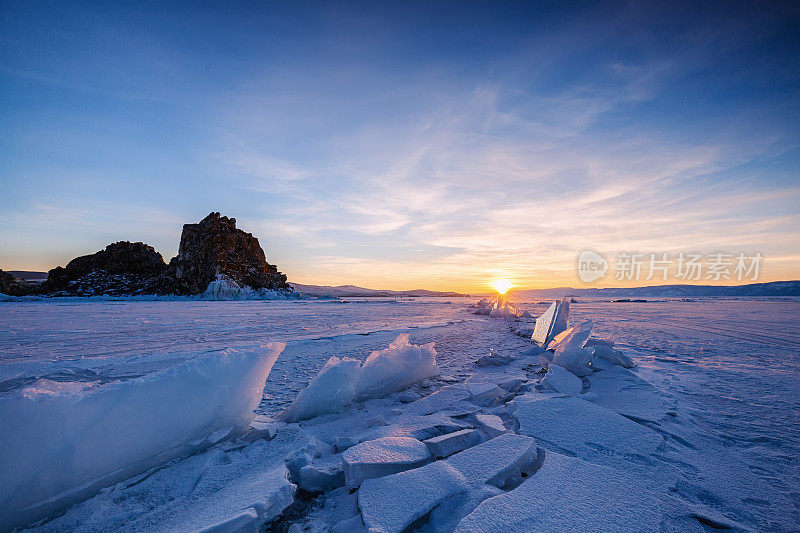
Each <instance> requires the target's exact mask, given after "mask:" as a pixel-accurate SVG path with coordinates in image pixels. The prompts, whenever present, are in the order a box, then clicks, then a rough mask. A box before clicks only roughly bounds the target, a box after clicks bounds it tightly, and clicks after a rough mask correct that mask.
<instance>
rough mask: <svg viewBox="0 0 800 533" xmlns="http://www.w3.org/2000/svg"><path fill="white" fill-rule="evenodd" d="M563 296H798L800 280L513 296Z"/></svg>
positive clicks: (564, 290) (551, 291)
mask: <svg viewBox="0 0 800 533" xmlns="http://www.w3.org/2000/svg"><path fill="white" fill-rule="evenodd" d="M520 296H522V297H533V298H563V297H565V296H584V297H587V296H603V297H608V298H642V297H651V298H653V297H656V298H699V297H709V296H716V297H747V296H800V281H798V280H795V281H773V282H770V283H752V284H750V285H653V286H650V287H628V288H606V289H575V288H572V287H558V288H555V289H527V290H516V291H514V297H517V298H519V297H520Z"/></svg>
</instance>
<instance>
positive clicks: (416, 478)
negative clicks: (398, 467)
mask: <svg viewBox="0 0 800 533" xmlns="http://www.w3.org/2000/svg"><path fill="white" fill-rule="evenodd" d="M462 453H464V452H462ZM468 488H469V484H468V482H467V480H466V479H465V477H464V476H463V475H462V474H461V473H460V472H459V471H458V470H457V469H456V468H454V467H453V466H451V465H449V464H448V463H447V462H446V461H436V462H435V463H432V464H429V465H426V466H423V467H422V468H416V469H414V470H409V471H407V472H401V473H399V474H394V475H389V476H385V477H381V478H378V479H368V480H366V481H364V483H363V484H362V485H361V488H360V489H359V491H358V507H359V508H360V509H361V516H362V517H363V519H364V525H365V526H366V527H367V529H368V530H370V531H376V532H377V531H380V532H382V533H400V532H402V531H403V530H405V529H406V528H407V527H408V526H409V525H411V524H412V523H413V522H414V521H415V520H417V519H419V518H421V517H423V516H425V515H426V514H428V513H429V512H430V511H431V510H432V509H433V508H434V507H436V506H437V505H439V504H440V503H441V502H442V501H444V500H445V499H447V498H448V497H450V496H453V495H455V494H458V493H461V492H464V491H465V490H467V489H468Z"/></svg>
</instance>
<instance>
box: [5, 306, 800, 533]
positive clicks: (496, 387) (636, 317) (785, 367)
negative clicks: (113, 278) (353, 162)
mask: <svg viewBox="0 0 800 533" xmlns="http://www.w3.org/2000/svg"><path fill="white" fill-rule="evenodd" d="M468 303H472V301H470V302H466V301H464V300H461V299H454V300H452V301H446V300H440V299H418V300H404V301H385V300H384V301H376V300H367V301H348V302H346V303H341V302H333V301H295V302H274V301H272V302H258V301H251V302H203V301H189V302H187V301H183V302H177V301H173V302H142V301H137V302H126V301H116V302H100V301H91V300H89V301H59V300H52V301H44V302H27V303H26V302H8V303H0V354H1V355H0V357H1V359H0V394H2V396H0V417H2V419H3V422H4V431H3V435H4V436H0V443H4V444H5V445H6V446H8V445H12V446H13V449H18V448H19V447H20V446H22V445H23V444H24V445H25V446H26V449H27V448H29V450H27V451H28V454H29V455H28V457H29V458H30V459H29V460H30V461H33V462H34V463H36V461H35V458H36V457H37V456H38V457H46V458H56V459H55V460H57V461H59V462H58V463H56V464H57V465H58V467H54V466H53V467H52V470H53V471H57V472H58V475H55V476H54V477H53V476H48V475H47V474H48V472H47V466H52V464H51V465H48V464H47V463H45V462H44V461H39V462H38V463H37V467H38V470H35V469H32V470H30V475H29V476H28V477H26V476H25V475H24V474H25V472H28V471H29V469H30V464H32V463H27V464H26V463H21V464H15V465H13V466H10V465H8V464H5V463H3V457H0V470H1V471H2V472H0V474H2V476H0V477H2V478H3V480H4V483H3V488H2V489H0V490H4V491H5V492H4V493H3V494H0V520H2V517H3V515H6V516H8V513H9V512H10V511H11V509H10V507H11V504H10V503H9V502H12V501H13V500H10V499H8V498H9V497H11V496H9V495H13V496H14V497H17V498H22V497H24V496H25V494H28V495H30V491H34V492H35V491H36V490H53V491H56V492H57V491H58V490H61V489H63V488H64V487H63V486H62V487H59V486H57V482H58V481H59V479H60V481H61V482H64V479H65V478H68V477H69V476H73V478H74V477H75V476H74V475H73V474H74V473H75V472H77V473H82V474H84V475H85V477H86V479H84V480H83V481H86V482H87V484H86V485H85V486H84V487H83V488H84V490H85V491H86V493H87V494H88V493H91V492H96V487H93V486H92V483H91V481H92V480H91V479H90V478H92V472H91V471H90V470H88V469H87V465H88V464H89V463H91V461H89V462H85V463H80V462H77V463H75V464H74V465H69V464H65V463H66V461H65V459H64V458H68V457H72V456H73V455H72V453H71V450H70V449H69V447H68V446H67V447H65V446H64V442H68V441H69V442H74V443H75V445H76V446H77V447H78V448H79V449H81V451H82V452H83V457H88V456H91V455H92V454H93V453H94V454H98V453H99V455H98V460H101V459H103V458H104V457H105V458H116V459H119V453H121V452H126V453H129V452H131V450H140V451H141V452H142V454H141V456H140V457H139V456H136V455H135V454H134V456H127V457H125V461H127V463H125V464H129V463H133V465H132V468H133V469H134V470H135V469H136V468H135V466H136V465H137V463H136V461H142V460H146V459H147V458H148V457H149V455H148V453H147V450H148V448H147V445H148V444H149V445H150V446H152V449H151V451H152V450H155V449H159V448H161V449H163V448H165V447H166V448H168V450H167V452H166V453H164V454H162V455H160V456H159V457H160V458H161V459H162V460H163V461H166V460H168V459H170V457H183V456H185V455H186V453H187V451H193V450H205V451H201V452H200V453H195V454H194V455H191V456H189V457H187V458H184V459H174V460H172V461H169V462H167V463H165V464H163V465H161V466H159V467H157V468H155V469H151V470H149V471H147V472H144V473H143V474H141V475H138V476H136V477H133V478H128V479H126V480H123V481H121V482H120V483H118V484H116V485H113V486H111V487H109V488H106V489H103V490H102V491H100V492H99V493H98V494H97V495H95V496H93V497H91V498H89V499H87V500H85V501H83V502H82V503H79V504H77V505H74V506H73V507H71V508H70V509H69V510H68V511H67V512H66V513H63V514H60V515H59V516H56V517H55V519H53V520H51V521H48V522H44V523H40V524H39V526H38V527H39V528H40V529H43V530H46V531H64V530H82V531H100V530H110V529H126V530H131V531H152V530H173V531H177V530H181V531H186V530H204V529H209V528H212V527H214V526H219V527H220V528H221V529H218V530H223V531H248V530H255V529H256V528H258V527H259V526H260V527H263V524H265V523H267V522H270V521H271V520H273V519H277V520H278V522H277V523H274V524H273V526H274V528H276V529H277V530H279V529H280V528H285V527H288V526H289V525H290V524H293V523H294V524H295V525H294V526H293V527H294V528H299V527H302V528H306V530H311V531H327V530H333V531H358V530H363V528H365V527H368V528H373V529H375V530H376V531H377V530H380V531H386V532H389V531H402V530H404V529H409V528H410V529H412V530H419V531H536V530H541V531H552V530H581V529H583V530H626V531H628V530H641V531H653V530H662V531H705V530H709V528H711V529H714V528H731V529H734V530H758V531H765V530H776V531H788V530H796V525H797V524H798V523H800V512H798V507H800V494H799V492H798V491H799V490H800V489H798V487H800V468H799V467H798V466H797V461H796V457H797V455H798V452H800V434H799V433H798V428H799V427H800V424H798V422H800V420H799V419H798V414H799V413H800V398H799V396H800V395H798V394H797V392H798V385H797V383H798V381H797V380H798V377H800V368H798V367H800V302H798V301H797V300H763V301H740V300H725V301H722V300H698V301H694V302H667V301H661V302H650V303H633V302H626V303H610V302H597V301H594V302H593V301H588V302H584V303H580V302H579V303H574V304H572V305H571V309H570V314H569V319H570V325H575V324H580V323H581V322H583V321H584V320H586V319H591V320H592V329H591V334H592V337H593V338H606V339H614V340H615V341H616V344H615V348H619V349H620V350H622V352H624V354H625V355H626V356H629V357H630V358H632V359H633V360H634V361H635V362H636V364H637V366H636V367H635V368H633V369H631V370H627V369H625V368H622V367H620V366H616V365H605V366H604V368H605V367H606V366H607V368H606V369H604V370H602V371H599V372H592V373H589V375H587V376H586V377H584V378H583V379H580V378H577V377H576V376H575V375H574V374H572V373H570V372H567V371H566V370H563V369H562V368H561V367H559V366H556V365H557V363H558V361H557V360H554V361H553V363H552V364H551V363H550V361H549V360H547V359H546V358H545V359H542V358H540V357H539V355H540V354H538V353H536V351H535V350H530V347H531V343H530V341H528V340H527V339H528V338H530V335H531V333H532V331H533V321H532V320H529V319H523V320H515V319H513V318H491V317H489V316H476V315H474V314H472V313H471V311H472V310H471V309H468V308H467V307H466V305H467V304H468ZM517 303H518V305H519V307H520V308H522V309H527V310H530V311H531V312H532V314H533V315H534V316H538V315H540V314H541V313H543V312H544V311H545V309H546V308H547V305H543V304H538V303H536V302H517ZM402 333H410V338H409V339H408V341H406V340H405V339H404V338H403V337H400V338H398V335H400V334H402ZM578 333H580V332H577V333H576V334H575V335H573V337H579V335H578ZM579 340H580V339H579ZM271 341H281V342H286V343H287V344H286V348H285V349H284V350H283V353H280V355H279V356H278V357H277V360H274V358H273V357H272V356H273V355H274V352H275V351H276V349H275V348H274V347H273V348H272V349H269V348H262V346H263V345H266V343H268V342H271ZM409 341H410V344H409ZM392 342H395V343H396V345H395V346H394V348H391V349H389V350H388V353H389V354H390V355H391V354H394V355H397V354H402V357H399V358H395V359H392V358H391V357H390V358H388V359H387V358H385V357H384V358H380V360H379V364H377V365H376V364H375V363H374V362H373V364H372V365H369V364H368V363H365V362H364V361H365V360H366V359H367V356H368V355H369V354H370V352H372V351H373V350H386V349H387V347H388V346H389V345H390V344H391V343H392ZM429 342H434V343H435V353H433V357H435V363H436V371H434V370H433V369H432V368H431V367H430V364H431V355H432V352H433V350H434V348H431V349H430V351H429V350H428V348H426V347H425V346H424V345H425V344H426V343H429ZM415 345H416V346H415ZM490 349H491V350H492V351H491V352H490ZM556 352H557V353H558V350H556ZM487 354H488V355H487ZM332 356H335V357H336V358H338V359H337V360H334V361H332V362H328V359H329V358H330V357H332ZM351 358H352V359H354V360H353V361H348V359H351ZM551 358H552V356H551ZM373 359H375V357H373ZM271 360H274V364H273V366H272V370H271V371H270V370H269V368H267V367H268V366H269V364H270V362H271ZM402 360H409V361H414V362H415V364H414V366H413V367H414V368H416V369H420V370H419V372H418V373H417V374H416V375H413V376H410V377H409V376H408V375H407V374H404V373H403V365H402V364H397V362H398V361H402ZM326 362H328V364H327V366H326ZM542 365H545V366H550V368H549V370H548V372H547V373H545V371H544V370H543V368H542ZM256 367H257V369H256V371H254V372H252V373H251V372H250V371H249V369H252V368H256ZM323 368H325V369H326V371H325V372H323V373H322V374H320V375H319V376H318V373H319V372H320V370H322V369H323ZM221 369H227V372H228V374H227V377H224V376H223V374H221V373H220V371H221ZM334 371H335V372H334ZM265 372H269V377H268V378H267V385H266V388H265V389H264V391H263V397H262V398H261V400H260V403H259V405H258V407H257V412H258V413H260V415H259V417H257V419H256V420H255V421H254V422H253V423H252V426H251V429H250V430H245V432H244V434H243V435H242V434H241V431H240V432H239V433H236V434H239V435H240V436H238V437H232V436H230V435H229V434H228V431H229V430H230V429H231V428H235V427H236V426H241V425H242V424H243V420H241V419H240V418H239V415H240V414H241V413H242V412H246V411H247V410H248V409H249V408H250V406H251V405H254V404H255V403H256V402H258V400H259V398H258V394H259V389H260V385H258V384H257V383H256V381H258V379H256V378H257V377H258V374H259V373H261V376H262V379H263V374H264V373H265ZM578 373H582V372H580V371H579V372H578ZM164 376H169V377H171V378H172V379H173V383H172V386H171V387H170V393H163V392H162V394H164V395H163V396H162V397H160V398H159V399H158V400H156V401H154V400H153V399H152V398H150V396H151V394H152V390H149V389H148V388H147V387H148V384H152V383H153V382H157V381H159V380H160V379H162V378H164ZM246 376H249V377H246ZM315 376H318V377H315ZM326 376H327V378H326ZM364 376H366V377H364ZM215 378H219V379H223V380H225V381H227V382H228V383H233V384H235V385H236V386H235V387H229V388H227V389H225V391H224V392H214V391H215V390H216V389H215V388H214V383H215V382H218V381H219V379H215ZM323 378H325V379H323ZM343 378H349V379H343ZM362 378H363V381H362ZM204 380H205V381H204ZM418 380H421V381H419V382H417V383H415V384H413V385H411V387H410V388H409V389H408V390H402V391H400V389H404V388H405V387H406V386H407V385H408V384H409V383H410V382H412V381H418ZM309 382H311V386H310V387H309V388H308V389H305V387H306V385H307V384H309ZM359 382H361V383H362V387H363V388H362V389H359V387H358V383H359ZM181 384H182V385H181ZM337 384H340V385H339V386H337ZM343 384H349V385H350V387H349V388H348V387H343V386H342V385H343ZM385 384H393V385H394V386H393V387H389V388H390V389H394V390H398V391H399V392H393V393H391V394H388V396H384V397H377V396H383V394H381V393H379V391H380V389H382V388H385V387H382V385H385ZM93 388H96V391H98V392H100V393H105V394H107V395H110V394H112V393H113V390H115V389H120V390H122V391H125V393H124V394H122V395H117V398H122V399H124V400H126V401H127V402H128V403H126V402H124V401H123V402H121V404H120V405H119V409H118V410H117V411H110V412H108V413H103V412H99V411H98V410H95V411H94V412H93V411H91V409H85V410H83V409H82V410H79V411H78V412H80V413H91V414H92V416H94V417H95V418H91V417H84V416H83V415H81V418H82V419H81V420H60V419H59V417H58V416H57V414H56V415H55V416H53V414H52V413H53V412H55V413H58V412H59V410H58V404H57V403H56V404H53V403H52V402H80V401H86V399H82V398H84V396H83V392H84V391H85V390H89V391H90V392H91V391H92V389H93ZM107 389H109V390H111V392H107ZM198 389H199V390H202V391H204V392H205V391H208V394H207V395H206V394H197V390H198ZM304 389H305V390H304ZM23 390H24V391H25V393H24V394H27V395H29V396H31V397H33V398H35V399H36V402H34V404H33V407H31V406H30V405H28V407H29V408H31V409H34V411H31V416H30V417H28V418H36V419H37V420H39V421H41V424H42V425H40V426H35V425H32V424H30V423H28V424H27V426H26V424H25V421H24V420H18V419H14V418H11V417H9V416H8V415H13V414H14V413H16V416H18V417H19V416H20V415H19V410H18V409H14V408H12V407H13V404H12V403H9V402H10V401H11V399H13V398H18V397H19V395H20V394H23V392H22V391H23ZM193 390H194V392H193ZM365 390H367V391H370V392H364V391H365ZM253 391H256V392H255V394H256V395H255V396H253V394H254V392H253ZM300 391H304V392H303V393H301V394H300V398H299V399H298V401H297V402H295V406H293V407H295V408H294V411H293V410H292V409H289V411H286V408H287V407H288V406H289V404H291V403H292V401H293V400H295V398H297V397H298V393H300ZM359 391H361V392H359ZM384 392H387V393H388V392H390V391H388V390H386V391H384ZM192 394H195V396H192ZM137 395H143V396H137ZM97 396H98V394H88V395H86V396H85V398H89V399H93V401H94V402H95V403H96V404H97V405H102V402H100V401H99V400H97V399H95V398H96V397H97ZM303 396H305V398H306V399H305V400H303V399H302V398H303ZM142 398H145V399H142ZM309 398H312V399H313V401H309ZM320 398H323V399H327V400H328V401H327V402H325V403H326V404H328V405H334V406H335V407H336V409H332V408H331V409H328V410H331V411H338V412H336V413H331V414H323V415H320V416H316V417H313V415H314V414H316V413H315V409H313V408H311V407H314V406H318V405H319V403H320V402H319V399H320ZM365 398H371V399H366V400H365ZM148 399H149V401H148ZM234 399H235V400H237V401H238V405H231V402H232V401H233V400H234ZM181 401H183V402H185V403H184V404H181ZM48 402H49V403H48ZM337 402H338V403H337ZM234 403H235V402H234ZM304 403H305V407H303V404H304ZM54 405H55V407H53V406H54ZM189 405H192V406H199V407H194V408H193V409H194V411H193V412H194V416H195V418H191V417H188V418H190V420H185V421H184V420H180V418H181V416H180V413H182V412H186V413H188V412H189V411H192V409H188V408H185V407H184V406H189ZM225 406H228V408H227V409H226V407H225ZM309 406H311V407H309ZM137 407H138V408H139V409H137ZM170 407H172V410H173V411H175V412H176V413H177V415H171V413H170ZM300 407H303V408H302V409H301V408H300ZM4 408H5V409H6V410H5V411H3V409H4ZM36 409H39V411H36ZM100 411H101V410H100ZM148 411H149V412H150V413H153V412H156V413H157V414H158V416H160V417H162V421H163V420H173V421H180V422H181V424H180V427H181V431H180V432H178V433H177V435H178V436H177V437H175V436H174V435H172V436H170V437H174V438H176V439H177V440H173V441H169V442H157V441H155V442H154V441H153V440H151V438H153V436H154V435H153V434H152V433H148V432H147V431H144V430H141V429H137V424H143V426H147V420H148V414H149V413H148ZM64 412H69V411H68V410H67V411H64ZM292 412H294V416H290V414H291V413H292ZM46 413H51V414H50V416H48V415H47V414H46ZM226 413H227V414H226ZM237 413H238V414H237ZM265 415H269V416H270V417H272V418H267V417H266V416H265ZM151 419H152V418H151ZM9 420H10V421H11V425H14V426H15V427H21V428H24V432H23V431H20V432H17V431H15V432H13V434H11V436H9V432H8V431H7V428H8V427H9V423H8V421H9ZM293 420H300V422H299V423H290V422H293ZM204 421H205V422H206V424H205V425H203V422H204ZM78 422H79V423H78ZM76 423H78V424H77V425H76ZM80 423H82V424H84V426H81V425H80ZM48 424H49V426H48ZM59 424H61V425H60V426H59ZM83 428H86V429H85V430H84V429H83ZM103 428H106V429H105V430H104V429H103ZM148 429H150V430H151V431H152V430H153V428H148ZM170 429H171V428H170ZM103 431H106V433H105V434H103ZM126 431H128V432H127V433H126ZM168 432H169V431H165V430H163V429H162V430H161V431H160V433H161V434H164V433H168ZM157 433H158V431H157ZM65 434H66V435H68V438H67V439H66V440H65V439H59V438H57V437H58V436H61V435H65ZM162 436H163V435H162ZM81 439H83V441H81ZM114 439H116V441H115V440H114ZM137 439H139V440H137ZM167 440H169V439H167ZM103 441H105V442H107V443H114V444H113V446H110V447H109V446H106V447H103V446H102V445H99V446H97V444H100V443H101V442H103ZM179 441H182V442H179ZM214 442H217V443H216V444H213V443H214ZM92 444H95V447H94V448H92ZM128 444H130V446H128ZM2 445H3V444H0V447H2ZM142 448H144V449H142ZM206 448H207V449H206ZM100 452H102V453H100ZM79 455H80V454H79ZM151 459H152V458H151ZM84 461H86V460H85V459H84ZM138 466H139V470H143V468H144V467H146V466H148V465H146V464H145V465H142V464H138ZM70 468H72V469H73V470H70ZM95 473H96V472H95ZM116 474H117V479H125V478H126V477H129V476H126V471H125V470H124V469H121V470H120V471H119V472H117V473H116ZM59 475H60V476H62V477H61V478H59ZM113 478H114V476H111V477H110V478H109V479H111V480H115V479H113ZM8 479H11V480H12V482H11V483H8V482H7V480H8ZM45 479H47V480H51V481H49V482H51V483H56V486H54V487H47V486H44V485H46V484H45V483H44V481H43V480H45ZM52 480H55V481H52ZM107 481H108V480H107ZM105 484H108V483H105ZM296 485H299V487H300V488H297V486H296ZM43 486H44V488H43ZM421 487H424V490H421ZM26 491H28V492H27V493H26ZM76 494H77V495H78V498H79V499H82V498H83V497H84V496H85V494H82V493H80V492H77V493H73V496H74V495H76ZM34 496H35V495H34ZM14 503H15V505H17V506H18V504H19V501H16V502H14ZM56 507H57V506H56ZM281 514H283V518H280V515H281ZM0 523H2V522H0ZM6 525H7V524H6ZM0 529H4V528H3V527H0Z"/></svg>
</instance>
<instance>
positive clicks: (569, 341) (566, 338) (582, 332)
mask: <svg viewBox="0 0 800 533" xmlns="http://www.w3.org/2000/svg"><path fill="white" fill-rule="evenodd" d="M591 333H592V321H591V320H584V321H583V322H581V323H580V324H578V325H576V326H572V327H570V328H569V329H567V330H565V331H563V332H562V333H560V334H559V335H558V336H557V337H556V338H554V339H553V342H551V345H553V344H555V346H554V347H553V358H552V360H551V362H552V363H553V364H556V365H559V366H561V367H564V368H565V369H567V370H569V371H570V372H572V373H573V374H575V375H576V376H588V375H589V374H591V373H592V368H591V367H590V363H591V360H592V352H590V351H589V350H587V349H586V348H584V347H583V345H584V344H585V343H586V341H587V340H588V339H589V335H591Z"/></svg>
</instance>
